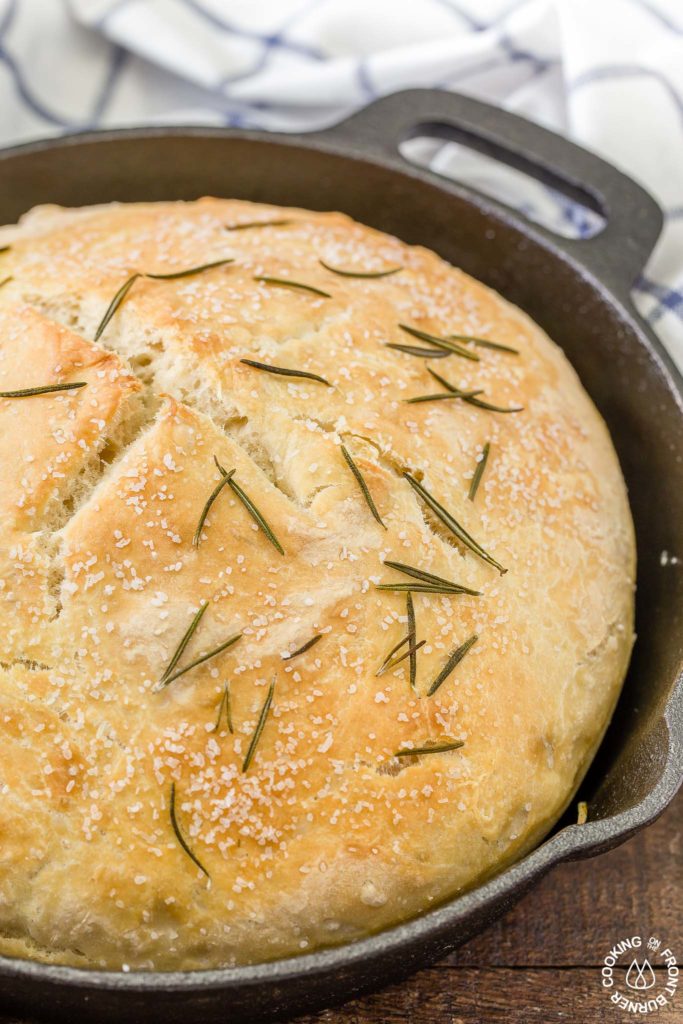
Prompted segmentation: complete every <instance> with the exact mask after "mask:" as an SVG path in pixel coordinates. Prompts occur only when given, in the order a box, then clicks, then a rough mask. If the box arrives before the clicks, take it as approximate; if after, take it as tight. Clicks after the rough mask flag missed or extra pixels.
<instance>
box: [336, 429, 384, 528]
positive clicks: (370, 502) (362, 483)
mask: <svg viewBox="0 0 683 1024" xmlns="http://www.w3.org/2000/svg"><path fill="white" fill-rule="evenodd" d="M341 451H342V455H343V456H344V458H345V460H346V464H347V466H348V467H349V469H350V470H351V472H352V473H353V475H354V476H355V478H356V482H357V483H358V486H359V487H360V489H361V491H362V492H363V497H364V498H365V501H366V503H367V506H368V508H369V509H370V511H371V512H372V514H373V516H374V517H375V519H376V520H377V522H378V523H379V525H380V526H381V527H382V529H383V530H386V526H385V525H384V523H383V522H382V517H381V516H380V514H379V512H378V511H377V506H376V505H375V502H374V501H373V498H372V495H371V494H370V491H369V490H368V485H367V484H366V482H365V480H364V479H363V474H362V473H361V471H360V470H359V468H358V466H357V465H356V463H355V462H354V461H353V459H352V458H351V455H350V453H349V451H348V449H347V448H346V446H345V445H342V446H341Z"/></svg>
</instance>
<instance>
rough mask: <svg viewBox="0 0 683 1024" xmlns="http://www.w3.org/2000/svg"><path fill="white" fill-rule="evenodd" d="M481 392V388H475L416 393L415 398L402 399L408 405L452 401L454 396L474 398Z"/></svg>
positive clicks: (481, 393)
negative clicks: (430, 393)
mask: <svg viewBox="0 0 683 1024" xmlns="http://www.w3.org/2000/svg"><path fill="white" fill-rule="evenodd" d="M483 393H484V392H483V391H482V389H481V388H477V389H476V390H475V391H446V392H445V393H444V394H437V395H417V396H416V397H415V398H405V399H404V401H405V402H407V404H408V405H418V404H419V403H420V402H444V401H451V402H452V401H454V399H456V398H462V399H465V398H474V397H475V396H476V395H483Z"/></svg>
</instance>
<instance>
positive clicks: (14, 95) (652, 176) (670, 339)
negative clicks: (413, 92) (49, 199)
mask: <svg viewBox="0 0 683 1024" xmlns="http://www.w3.org/2000/svg"><path fill="white" fill-rule="evenodd" d="M412 86H434V87H438V88H442V89H453V90H456V91H462V92H466V93H469V94H471V95H474V96H477V97H479V98H482V99H485V100H488V101H490V102H493V103H497V104H500V105H501V106H504V107H507V108H508V109H510V110H514V111H515V112H517V113H520V114H523V115H525V116H527V117H529V118H531V119H533V120H536V121H539V122H541V123H542V124H545V125H546V126H548V127H550V128H553V129H555V130H556V131H560V132H563V133H565V134H568V135H569V136H571V137H572V138H573V139H575V140H576V141H577V142H579V143H580V144H582V145H585V146H587V147H589V148H590V149H593V150H595V151H596V152H598V153H599V154H600V155H601V156H603V157H605V158H606V159H608V160H610V161H612V162H613V163H615V164H617V165H618V166H619V167H621V168H623V169H624V170H625V171H627V172H628V173H630V174H631V175H633V177H635V178H636V179H637V180H639V181H640V182H641V183H642V184H644V185H645V186H646V187H647V188H648V189H649V190H650V191H651V192H652V194H653V195H654V196H655V197H656V198H657V200H658V201H659V203H660V205H661V206H662V208H663V209H664V212H665V217H666V223H665V230H664V234H663V237H662V239H661V241H660V243H659V245H658V247H657V250H656V253H655V255H654V257H653V259H652V260H651V261H650V263H649V265H648V267H647V268H646V270H645V272H644V273H643V275H642V276H641V277H640V279H639V280H638V282H637V284H636V287H635V290H634V298H635V300H636V303H637V305H638V306H639V308H640V310H641V312H642V313H643V314H644V315H645V316H646V317H647V318H648V319H649V321H650V323H651V324H652V326H653V327H654V328H655V330H656V331H657V332H658V333H659V334H660V336H661V337H662V339H663V340H664V342H665V344H666V345H667V346H668V348H669V350H670V351H671V353H672V354H673V356H674V358H676V359H677V361H678V363H679V365H680V366H682V367H683V0H0V144H6V143H10V142H18V141H22V140H26V139H31V138H35V137H38V136H44V135H48V134H56V133H60V132H73V131H79V130H83V129H88V128H96V127H102V126H121V125H134V124H149V123H156V124H158V123H171V122H175V123H185V124H187V123H207V124H223V125H230V126H240V127H258V128H267V129H268V128H270V129H278V130H285V131H286V130H306V129H309V128H311V129H312V128H317V127H320V126H323V125H327V124H331V123H333V122H334V121H336V120H339V119H340V118H342V117H344V116H345V115H347V114H349V113H350V112H351V111H352V110H353V109H355V108H357V107H359V106H362V105H363V104H366V103H368V102H370V101H371V100H372V99H374V98H376V97H378V96H380V95H382V94H384V93H387V92H391V91H394V90H396V89H402V88H409V87H412ZM413 152H414V154H415V156H416V158H417V159H422V160H427V161H428V162H429V163H430V164H431V166H432V167H434V168H435V169H438V170H439V172H440V173H442V174H447V175H448V174H453V175H455V176H457V177H460V178H463V177H464V178H467V179H468V180H471V181H473V182H475V183H478V184H479V185H480V186H483V187H484V188H489V189H491V188H492V189H493V190H495V191H500V190H501V189H504V190H507V191H508V192H509V187H510V186H509V184H508V182H507V179H506V177H505V175H503V174H501V172H500V171H498V170H495V169H494V170H491V169H490V168H489V167H486V166H485V165H483V164H482V163H481V161H479V160H477V159H474V158H473V157H468V156H467V155H466V154H463V152H462V151H461V149H460V147H456V146H453V145H450V144H445V145H444V144H436V143H432V144H431V145H430V144H427V143H425V144H423V145H422V146H420V145H419V144H418V145H417V146H416V147H413ZM541 199H542V200H543V204H544V206H545V207H546V208H545V210H543V211H539V210H538V209H536V210H534V207H536V206H538V204H539V193H538V190H536V191H528V190H527V193H526V194H523V193H521V192H520V193H519V197H518V203H519V205H520V206H521V207H523V208H524V209H526V210H527V211H529V212H530V213H531V214H532V215H541V214H542V215H543V216H544V217H545V218H546V219H548V218H550V219H551V220H553V221H554V223H555V224H556V226H558V227H559V229H560V230H562V231H566V232H568V233H575V234H587V233H589V232H590V231H591V230H592V229H593V224H592V218H591V217H589V216H586V215H585V213H584V212H582V211H581V210H577V209H576V208H574V207H573V206H572V204H569V203H567V202H562V203H554V202H553V199H552V196H548V195H547V194H546V195H545V196H544V197H543V196H542V197H541Z"/></svg>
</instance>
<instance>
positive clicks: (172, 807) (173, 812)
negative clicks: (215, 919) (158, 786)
mask: <svg viewBox="0 0 683 1024" xmlns="http://www.w3.org/2000/svg"><path fill="white" fill-rule="evenodd" d="M175 800H176V795H175V782H172V783H171V803H170V810H171V825H172V826H173V831H174V832H175V837H176V839H177V840H178V842H179V843H180V845H181V847H182V848H183V850H184V851H185V853H186V854H187V856H188V857H189V858H190V860H191V861H192V862H193V864H196V865H197V867H198V868H199V870H200V871H201V872H202V874H204V875H206V877H207V878H208V879H209V880H210V879H211V875H210V874H209V872H208V871H207V870H206V868H205V867H204V865H203V864H202V862H201V861H200V860H199V858H198V857H197V856H196V854H194V853H193V852H192V850H191V849H190V847H189V845H188V843H187V840H186V839H185V837H184V836H183V833H182V832H181V831H180V825H179V824H178V817H177V815H176V809H175Z"/></svg>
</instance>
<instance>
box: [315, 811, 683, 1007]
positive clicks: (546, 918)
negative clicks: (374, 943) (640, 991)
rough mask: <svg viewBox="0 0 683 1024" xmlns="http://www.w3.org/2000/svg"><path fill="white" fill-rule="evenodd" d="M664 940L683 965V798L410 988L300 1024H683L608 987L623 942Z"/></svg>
mask: <svg viewBox="0 0 683 1024" xmlns="http://www.w3.org/2000/svg"><path fill="white" fill-rule="evenodd" d="M646 932H647V935H648V936H649V935H652V934H654V935H656V936H657V937H659V938H660V939H662V940H663V941H664V942H666V943H667V945H668V946H669V947H670V948H671V949H672V950H673V952H674V953H676V955H677V958H678V962H679V963H681V962H683V793H680V794H679V795H678V797H677V798H676V800H675V801H674V803H673V805H672V806H671V807H670V808H669V810H668V811H667V812H666V813H665V814H664V815H663V816H662V817H661V818H660V819H659V821H657V822H655V824H654V825H652V826H651V827H650V828H648V829H646V830H645V831H644V832H641V833H639V834H638V835H637V836H635V837H634V838H633V839H631V840H630V841H629V842H628V843H625V844H624V845H623V846H620V847H619V848H618V849H616V850H612V851H611V852H610V853H606V854H603V856H602V857H598V858H594V859H592V860H585V861H577V862H576V863H573V864H563V865H561V866H560V867H558V868H557V869H556V870H555V871H553V872H552V873H551V874H550V875H548V876H547V877H546V878H545V879H544V880H543V881H542V882H541V884H540V885H539V886H538V887H537V888H536V889H534V890H533V891H532V892H531V893H530V894H529V895H528V896H527V897H526V898H525V899H524V900H523V901H522V902H521V903H519V904H518V905H517V906H516V907H515V908H514V909H513V910H511V911H510V913H509V914H507V916H506V917H504V918H503V919H502V920H501V921H499V922H498V923H497V924H495V925H494V926H493V927H492V928H490V929H489V930H488V931H487V932H485V933H484V934H483V935H480V936H478V937H477V938H475V939H473V940H472V941H471V942H470V943H468V945H466V946H464V947H462V949H460V950H458V951H457V952H456V953H454V954H452V955H451V956H450V957H448V959H446V960H443V961H441V963H438V964H435V966H434V967H431V968H428V969H427V970H424V971H420V973H419V974H416V975H414V976H413V977H412V978H410V979H409V980H408V981H406V982H404V983H403V984H402V985H394V986H392V987H391V988H385V989H383V990H381V991H379V992H377V993H376V994H374V995H371V996H366V997H365V998H362V999H358V1000H355V1001H354V1002H351V1003H347V1004H346V1005H345V1006H343V1007H341V1008H339V1009H333V1010H326V1011H324V1012H323V1013H319V1014H314V1015H312V1016H308V1017H299V1018H298V1019H297V1021H296V1024H498V1022H501V1024H503V1022H504V1024H536V1022H537V1024H550V1022H554V1021H558V1022H563V1024H620V1022H626V1021H632V1022H637V1021H644V1020H649V1021H651V1022H654V1024H656V1022H657V1021H658V1020H661V1021H662V1022H665V1024H683V974H682V976H681V981H680V982H679V992H678V997H677V999H676V1000H675V1001H674V1004H673V1006H672V1007H670V1008H667V1009H661V1010H658V1011H657V1012H655V1013H652V1014H650V1015H648V1016H641V1015H637V1016H636V1015H633V1014H630V1013H628V1012H626V1011H624V1010H620V1009H618V1008H617V1007H615V1006H613V1005H612V1004H611V1003H610V1001H609V997H608V996H606V995H605V992H604V990H603V989H602V986H601V984H600V966H601V963H602V959H603V957H604V956H605V955H606V954H607V953H608V951H609V950H610V949H611V947H612V946H613V945H614V943H615V942H617V941H619V939H621V938H624V937H626V936H630V935H633V934H636V933H638V934H641V933H643V934H644V933H646Z"/></svg>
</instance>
